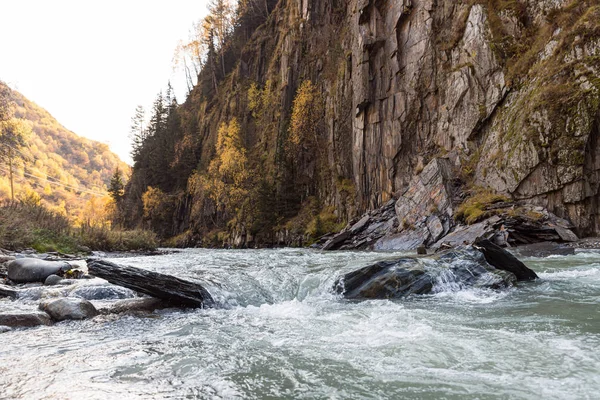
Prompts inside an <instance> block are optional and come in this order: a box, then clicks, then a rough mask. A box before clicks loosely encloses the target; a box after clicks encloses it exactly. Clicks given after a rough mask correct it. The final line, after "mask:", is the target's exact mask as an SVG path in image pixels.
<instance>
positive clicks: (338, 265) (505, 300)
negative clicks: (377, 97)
mask: <svg viewBox="0 0 600 400" xmlns="http://www.w3.org/2000/svg"><path fill="white" fill-rule="evenodd" d="M398 255H399V254H393V253H370V252H331V253H321V252H315V251H309V250H292V249H284V250H247V251H241V250H237V251H233V250H232V251H228V250H185V251H183V252H181V253H177V254H170V255H163V256H155V257H137V258H128V259H119V260H114V261H117V262H120V263H123V264H128V265H132V266H138V267H143V268H148V269H151V270H155V271H159V272H164V273H168V274H172V275H176V276H179V277H182V278H188V279H189V278H191V279H197V280H198V281H200V282H202V283H204V284H205V285H206V287H207V289H208V290H209V291H210V292H211V294H213V296H214V297H215V300H216V301H217V302H218V304H219V307H218V308H216V309H206V310H186V311H182V310H173V309H171V310H163V311H160V312H156V313H154V314H152V315H150V316H148V317H134V316H125V317H116V316H101V317H97V318H94V319H92V320H88V321H82V322H77V321H71V322H63V323H58V324H56V325H55V326H52V327H40V328H34V329H28V330H14V331H11V332H7V333H4V334H2V335H0V338H1V339H2V346H1V347H0V398H23V399H25V398H26V399H65V398H66V399H79V398H81V399H128V398H171V399H173V398H244V399H246V398H273V399H276V398H277V399H278V398H309V399H313V398H332V399H346V398H349V399H350V398H352V399H355V398H373V399H379V398H390V399H403V398H407V399H509V398H510V399H512V398H517V399H521V398H523V399H588V398H589V399H596V398H598V396H599V395H600V311H599V310H600V308H599V306H600V253H593V252H580V253H577V254H576V255H572V256H560V257H558V256H552V257H549V258H528V259H524V261H525V262H526V264H528V266H530V267H531V268H532V269H534V270H535V271H536V272H538V274H539V275H540V277H541V280H539V281H538V282H534V283H525V284H521V285H520V287H519V288H517V289H512V290H509V291H503V292H498V291H491V290H463V291H453V290H452V287H449V288H448V290H447V291H442V292H440V293H438V294H435V295H431V296H421V297H414V298H410V299H408V300H404V301H364V302H349V301H345V300H343V299H341V298H339V297H338V296H336V295H334V294H333V293H332V292H331V286H332V284H333V282H334V281H335V279H336V278H337V277H338V276H339V275H340V274H342V273H345V272H349V271H351V270H354V269H357V268H359V267H362V266H365V265H369V264H371V263H373V262H374V261H378V260H382V259H390V258H394V257H397V256H398ZM6 301H7V300H5V301H3V303H5V302H6Z"/></svg>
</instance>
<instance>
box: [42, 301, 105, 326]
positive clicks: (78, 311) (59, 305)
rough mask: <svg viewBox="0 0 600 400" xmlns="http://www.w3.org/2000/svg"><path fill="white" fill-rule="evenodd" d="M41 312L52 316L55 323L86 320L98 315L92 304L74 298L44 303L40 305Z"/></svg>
mask: <svg viewBox="0 0 600 400" xmlns="http://www.w3.org/2000/svg"><path fill="white" fill-rule="evenodd" d="M40 310H42V311H45V312H47V313H48V314H50V317H52V319H53V320H55V321H64V320H67V319H86V318H93V317H95V316H96V315H98V310H96V307H94V305H93V304H92V303H90V302H89V301H87V300H85V299H79V298H72V297H65V298H62V299H56V300H50V301H44V302H42V303H40Z"/></svg>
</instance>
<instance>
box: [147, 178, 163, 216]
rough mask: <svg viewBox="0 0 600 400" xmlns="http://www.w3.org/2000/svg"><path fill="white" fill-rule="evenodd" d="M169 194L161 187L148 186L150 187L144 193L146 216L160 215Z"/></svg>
mask: <svg viewBox="0 0 600 400" xmlns="http://www.w3.org/2000/svg"><path fill="white" fill-rule="evenodd" d="M167 200H168V199H167V195H166V194H165V193H164V192H163V191H162V190H160V189H159V188H153V187H152V186H148V189H146V191H145V192H144V194H143V195H142V202H143V204H144V217H146V218H155V217H160V214H161V206H162V205H163V204H165V203H166V202H167Z"/></svg>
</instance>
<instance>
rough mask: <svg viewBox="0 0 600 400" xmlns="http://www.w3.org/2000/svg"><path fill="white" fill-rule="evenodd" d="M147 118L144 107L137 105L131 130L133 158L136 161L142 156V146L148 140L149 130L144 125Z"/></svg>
mask: <svg viewBox="0 0 600 400" xmlns="http://www.w3.org/2000/svg"><path fill="white" fill-rule="evenodd" d="M145 119H146V113H145V111H144V107H142V106H137V107H136V109H135V114H134V115H133V117H132V118H131V130H130V136H129V138H130V139H131V148H132V150H131V158H133V160H134V161H136V160H137V159H138V158H139V156H140V151H141V148H142V146H143V144H144V141H145V140H146V136H147V132H146V129H145V127H144V124H145Z"/></svg>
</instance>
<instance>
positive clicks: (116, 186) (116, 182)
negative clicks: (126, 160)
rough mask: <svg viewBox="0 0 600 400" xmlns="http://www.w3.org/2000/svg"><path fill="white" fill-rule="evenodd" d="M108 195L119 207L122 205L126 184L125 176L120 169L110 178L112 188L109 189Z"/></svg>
mask: <svg viewBox="0 0 600 400" xmlns="http://www.w3.org/2000/svg"><path fill="white" fill-rule="evenodd" d="M108 194H109V195H110V197H112V199H113V200H114V201H115V204H116V205H117V207H119V205H120V204H121V201H122V200H123V196H124V194H125V184H124V183H123V174H122V173H121V170H119V167H117V169H116V170H115V173H114V174H113V176H112V178H110V186H109V187H108Z"/></svg>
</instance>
